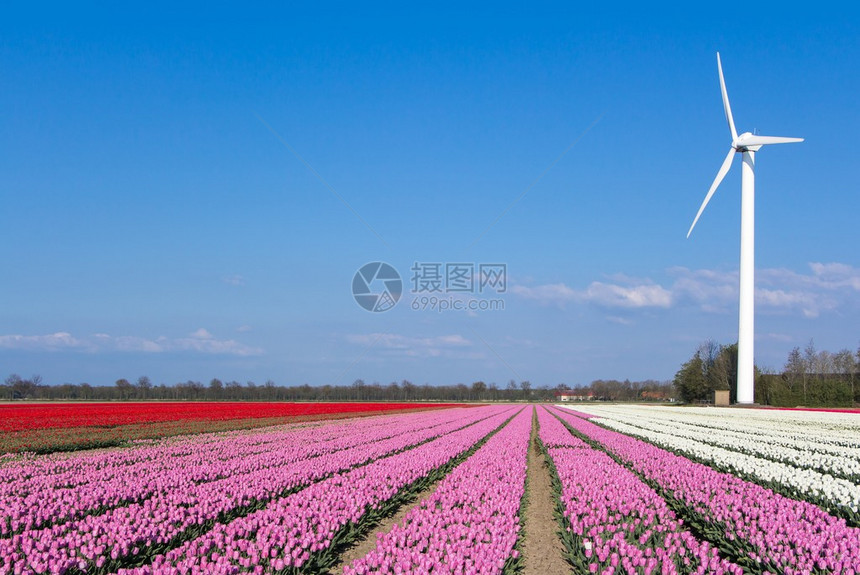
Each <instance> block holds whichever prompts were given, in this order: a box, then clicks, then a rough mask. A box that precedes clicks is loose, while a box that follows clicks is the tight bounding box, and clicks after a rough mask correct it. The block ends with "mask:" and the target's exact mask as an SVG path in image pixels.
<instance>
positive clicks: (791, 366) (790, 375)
mask: <svg viewBox="0 0 860 575" xmlns="http://www.w3.org/2000/svg"><path fill="white" fill-rule="evenodd" d="M783 373H784V374H785V382H786V384H787V385H788V389H789V390H790V391H794V390H795V389H796V388H797V386H798V385H799V386H803V385H804V381H805V379H806V362H805V361H803V356H802V355H801V353H800V348H799V347H797V346H795V347H794V348H793V349H792V350H791V351H790V352H788V359H787V360H786V362H785V367H783Z"/></svg>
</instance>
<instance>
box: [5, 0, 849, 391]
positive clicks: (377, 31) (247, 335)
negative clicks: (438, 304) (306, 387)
mask: <svg viewBox="0 0 860 575" xmlns="http://www.w3.org/2000/svg"><path fill="white" fill-rule="evenodd" d="M858 23H860V18H858V9H857V8H856V7H855V8H846V7H845V6H844V5H843V6H841V7H840V8H839V9H838V10H836V9H827V7H826V6H822V5H821V4H815V5H807V6H806V7H792V8H787V7H786V6H785V5H779V4H776V3H753V4H750V5H749V6H747V7H746V8H745V9H744V10H743V11H741V10H740V9H739V8H732V9H730V10H717V9H716V8H700V7H695V6H693V5H690V4H688V3H687V4H678V5H662V6H657V7H655V6H651V5H649V6H647V7H643V6H642V5H641V4H634V5H626V4H624V3H615V4H611V5H605V6H602V7H598V6H592V7H588V8H581V7H578V6H572V5H569V4H568V3H558V4H537V5H529V6H528V7H525V6H521V5H513V4H504V3H493V4H486V5H483V6H475V7H466V8H464V7H462V6H460V5H458V4H447V5H443V4H438V5H432V6H430V5H427V6H422V7H418V8H414V7H409V8H405V7H404V6H402V5H396V4H377V5H375V6H373V7H364V6H362V7H361V8H358V7H345V6H341V5H338V4H327V3H313V6H312V7H309V6H308V5H296V6H289V5H280V4H272V5H268V6H265V7H257V8H252V7H251V6H249V5H247V4H235V5H224V4H217V5H198V6H190V7H188V8H177V7H176V6H175V5H174V4H173V3H171V4H157V3H147V4H146V5H145V6H143V5H140V6H134V7H130V8H118V7H115V6H109V5H99V4H91V5H84V6H82V7H81V6H79V7H76V8H75V9H74V10H70V9H69V8H68V7H63V6H51V5H38V6H37V5H28V6H27V7H25V8H22V7H14V8H13V7H10V6H4V7H3V8H2V9H0V78H2V90H0V118H2V120H0V151H2V153H0V213H2V215H3V226H0V261H2V262H3V266H4V269H5V272H6V273H5V276H6V277H5V281H3V282H2V284H0V372H2V373H3V374H4V376H5V374H8V373H11V372H18V373H21V374H22V375H25V376H26V375H29V374H31V373H40V374H42V375H43V377H44V378H45V380H46V381H47V382H51V383H62V382H65V381H68V382H82V381H87V382H90V383H94V384H109V383H112V382H113V381H114V380H116V379H117V378H119V377H126V378H130V379H131V378H136V377H137V376H139V375H143V374H147V375H149V376H150V377H151V378H152V379H153V380H154V381H155V382H157V383H160V382H166V383H173V382H176V381H184V380H187V379H195V380H202V381H208V380H209V379H210V378H212V377H216V376H217V377H220V378H222V379H237V380H240V381H247V380H254V381H257V382H261V381H264V380H266V379H268V378H271V379H273V380H274V381H276V382H277V383H282V384H300V383H304V382H307V383H310V384H313V385H318V384H319V385H321V384H325V383H329V384H331V383H340V384H346V383H350V382H352V381H353V380H354V379H356V378H358V377H361V378H364V379H365V380H367V381H379V382H383V383H385V382H389V381H392V380H400V379H404V378H407V379H410V380H411V381H414V382H417V383H424V382H429V383H456V382H466V383H469V382H471V381H475V380H478V379H482V380H484V381H487V382H490V381H496V382H498V383H500V384H501V383H504V382H506V381H507V380H509V379H511V378H513V379H517V380H522V379H529V380H531V381H532V382H533V384H535V385H543V384H547V385H555V384H557V383H560V382H566V383H569V384H575V383H587V382H589V381H591V380H592V379H595V378H622V379H623V378H630V379H643V378H657V379H668V378H671V377H672V376H673V375H674V373H675V371H676V370H677V369H678V367H679V365H680V364H681V363H682V362H683V361H684V360H685V359H686V358H688V357H689V355H690V354H691V353H692V351H693V349H694V348H695V346H696V345H697V344H698V343H699V342H701V341H702V340H704V339H706V338H709V337H710V338H714V339H716V340H718V341H720V342H723V343H730V342H733V341H734V340H735V339H736V334H737V267H738V253H739V225H740V169H739V168H740V166H739V161H738V160H736V163H735V165H734V167H733V169H732V172H731V173H730V174H729V176H728V177H727V178H726V180H725V181H724V183H723V185H722V186H721V187H720V189H719V191H718V192H717V194H716V196H715V197H714V199H713V200H712V201H711V204H710V205H709V207H708V210H707V211H706V212H705V213H704V215H703V216H702V219H701V220H700V222H699V224H698V225H697V227H696V230H695V231H694V233H693V235H692V237H691V238H690V239H689V240H687V239H685V234H686V231H687V229H688V227H689V225H690V223H691V222H692V218H693V216H694V215H695V213H696V210H697V209H698V207H699V204H700V203H701V201H702V199H703V197H704V194H705V192H706V191H707V189H708V186H709V185H710V183H711V181H712V180H713V177H714V175H715V174H716V171H717V169H718V168H719V165H720V162H721V161H722V159H723V157H724V156H725V153H726V152H727V150H728V145H729V143H730V137H729V132H728V128H727V126H726V123H725V118H724V116H723V110H722V105H721V101H720V92H719V83H718V78H717V70H716V57H715V53H716V52H717V50H719V51H720V52H721V54H722V58H723V66H724V71H725V74H726V81H727V84H728V90H729V95H730V98H731V102H732V108H733V111H734V116H735V122H736V124H737V125H738V129H739V131H753V130H758V131H759V133H763V134H768V135H784V136H800V137H804V138H806V141H805V142H804V143H803V144H797V145H791V146H779V147H777V146H773V147H770V148H765V149H764V150H763V151H762V152H761V153H759V154H758V157H757V172H756V175H757V189H756V191H757V197H756V230H757V243H756V248H757V252H756V268H757V274H758V275H757V302H758V303H757V306H758V307H757V316H756V334H757V340H756V344H757V349H756V360H757V363H758V364H760V365H764V366H768V367H772V368H780V367H781V366H782V364H783V363H784V361H785V357H786V355H787V353H788V351H789V350H790V349H791V347H793V346H795V345H800V346H803V345H805V343H806V342H807V341H809V339H810V338H814V339H815V342H816V345H817V346H818V347H819V348H823V349H830V350H831V351H836V350H838V349H840V348H842V347H849V348H852V349H856V348H857V346H858V344H860V333H858V331H857V327H856V326H857V325H858V319H860V305H858V300H860V298H858V296H860V260H858V255H857V246H858V244H860V242H858V240H860V232H858V227H857V213H858V207H860V195H858V193H857V192H858V188H860V186H858V184H860V177H858V171H857V169H856V167H857V158H858V157H860V149H858V148H860V146H858V143H857V139H856V134H858V133H860V114H858V106H857V97H856V94H857V93H858V89H860V76H858V74H857V69H856V68H857V62H858V61H860V40H858V38H860V30H858ZM373 261H384V262H388V263H389V264H391V265H392V266H393V267H395V268H396V269H397V270H398V271H399V272H400V274H401V276H403V282H404V293H403V296H402V298H401V300H400V301H399V302H398V304H397V305H396V306H395V307H394V308H393V309H391V310H389V311H386V312H382V313H370V312H367V311H365V310H364V309H362V308H361V307H359V306H358V305H357V304H356V302H355V301H354V299H353V297H352V294H351V285H352V280H353V275H354V274H355V272H356V270H358V269H359V268H360V267H361V266H362V265H364V264H365V263H368V262H373ZM415 262H425V263H433V262H435V263H458V262H459V263H474V264H475V265H479V264H481V263H504V264H506V265H507V282H508V284H507V291H506V293H504V294H499V295H498V297H499V298H501V299H502V300H503V301H504V310H496V311H484V312H472V313H469V312H467V311H447V312H444V313H439V312H431V311H426V310H425V311H415V310H412V309H411V306H410V303H411V302H412V300H413V298H414V297H415V296H416V295H421V294H412V293H410V288H411V282H410V271H409V270H410V267H411V266H412V265H413V264H414V263H415ZM424 295H426V294H424ZM444 295H446V296H447V295H448V294H444ZM466 295H469V296H471V294H466ZM485 296H486V294H483V295H481V294H475V295H474V296H473V297H475V298H479V297H485ZM458 297H459V298H462V297H465V296H464V295H463V294H458Z"/></svg>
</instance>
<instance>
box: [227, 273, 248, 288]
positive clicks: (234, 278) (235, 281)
mask: <svg viewBox="0 0 860 575" xmlns="http://www.w3.org/2000/svg"><path fill="white" fill-rule="evenodd" d="M221 281H222V282H224V283H225V284H227V285H231V286H243V285H245V278H244V277H242V276H240V275H239V274H234V275H231V276H224V277H223V278H221Z"/></svg>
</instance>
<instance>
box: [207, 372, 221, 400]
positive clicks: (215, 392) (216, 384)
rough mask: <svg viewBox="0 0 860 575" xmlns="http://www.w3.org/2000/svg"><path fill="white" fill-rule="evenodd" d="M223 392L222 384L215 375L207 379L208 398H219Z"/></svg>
mask: <svg viewBox="0 0 860 575" xmlns="http://www.w3.org/2000/svg"><path fill="white" fill-rule="evenodd" d="M223 394H224V384H223V383H222V381H221V380H220V379H218V378H217V377H213V378H212V379H211V380H210V381H209V399H221V397H222V396H223Z"/></svg>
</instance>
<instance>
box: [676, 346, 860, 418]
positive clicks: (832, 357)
mask: <svg viewBox="0 0 860 575" xmlns="http://www.w3.org/2000/svg"><path fill="white" fill-rule="evenodd" d="M737 369H738V345H737V344H736V343H735V344H731V345H720V344H719V343H716V342H715V341H713V340H708V341H706V342H704V343H702V344H701V345H699V347H698V348H697V349H696V351H695V353H693V357H691V358H690V359H689V360H688V361H686V362H685V363H684V364H683V365H682V366H681V369H680V370H679V371H678V372H677V373H676V374H675V379H674V380H673V383H674V386H675V390H676V392H677V395H678V397H679V399H681V400H682V401H685V402H690V403H696V402H710V401H712V400H713V398H714V391H716V390H726V389H727V390H729V392H730V398H731V401H732V402H734V401H735V400H736V393H737ZM858 370H860V348H858V349H857V351H856V352H852V351H851V350H849V349H848V348H844V349H841V350H839V351H837V352H829V351H827V350H821V351H819V350H817V349H816V348H815V342H814V341H812V340H810V341H809V343H808V344H807V345H806V347H805V348H804V349H802V350H801V349H800V347H795V348H793V349H792V350H791V351H790V352H789V353H788V357H787V359H786V362H785V365H784V366H783V368H782V370H781V371H778V372H777V371H775V370H772V369H767V368H765V369H762V368H760V367H759V366H756V367H755V402H756V403H759V404H761V405H772V406H782V407H793V406H797V405H803V406H807V407H851V406H853V405H854V404H855V403H857V402H860V385H858V384H860V377H858Z"/></svg>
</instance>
